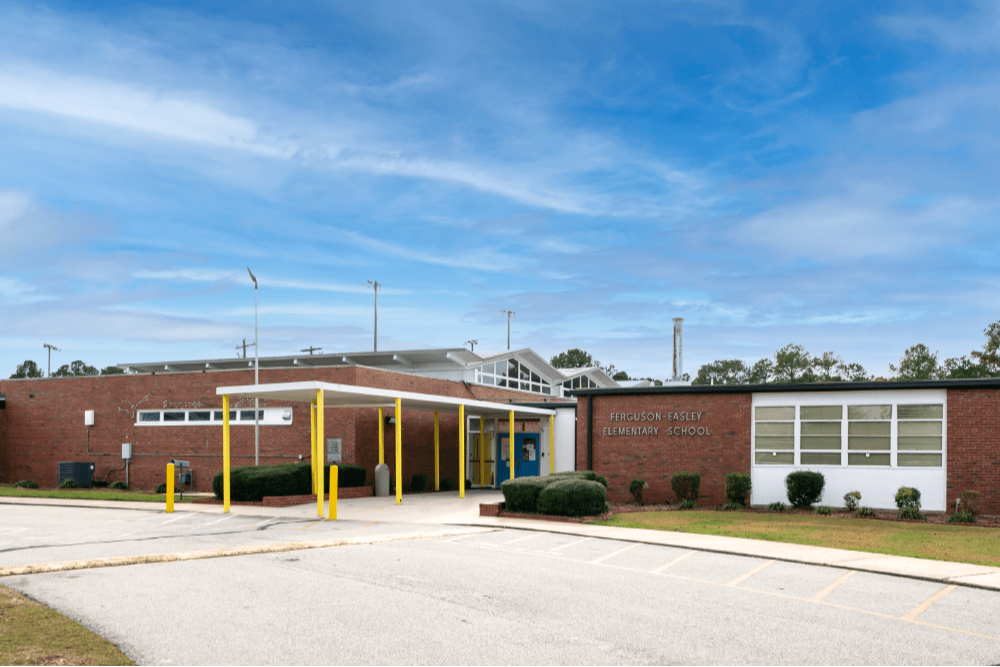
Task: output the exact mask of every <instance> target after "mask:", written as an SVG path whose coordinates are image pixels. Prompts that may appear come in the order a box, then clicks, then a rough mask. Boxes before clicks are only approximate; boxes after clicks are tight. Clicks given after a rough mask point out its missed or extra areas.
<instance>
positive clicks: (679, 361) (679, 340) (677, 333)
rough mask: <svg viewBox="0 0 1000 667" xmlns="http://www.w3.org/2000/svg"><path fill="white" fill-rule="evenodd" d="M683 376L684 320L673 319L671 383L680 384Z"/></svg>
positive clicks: (680, 318)
mask: <svg viewBox="0 0 1000 667" xmlns="http://www.w3.org/2000/svg"><path fill="white" fill-rule="evenodd" d="M683 376H684V318H683V317H675V318H674V377H673V378H671V379H672V381H673V382H680V381H682V380H683Z"/></svg>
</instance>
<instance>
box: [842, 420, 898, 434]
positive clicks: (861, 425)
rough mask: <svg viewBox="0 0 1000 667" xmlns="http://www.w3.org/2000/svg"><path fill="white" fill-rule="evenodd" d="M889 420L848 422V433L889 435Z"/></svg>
mask: <svg viewBox="0 0 1000 667" xmlns="http://www.w3.org/2000/svg"><path fill="white" fill-rule="evenodd" d="M889 427H890V424H889V422H850V423H849V424H848V425H847V434H848V435H889Z"/></svg>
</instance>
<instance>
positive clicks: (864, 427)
mask: <svg viewBox="0 0 1000 667" xmlns="http://www.w3.org/2000/svg"><path fill="white" fill-rule="evenodd" d="M890 449H892V406H891V405H849V406H847V465H849V466H887V465H889V464H890V460H889V459H890V454H889V450H890Z"/></svg>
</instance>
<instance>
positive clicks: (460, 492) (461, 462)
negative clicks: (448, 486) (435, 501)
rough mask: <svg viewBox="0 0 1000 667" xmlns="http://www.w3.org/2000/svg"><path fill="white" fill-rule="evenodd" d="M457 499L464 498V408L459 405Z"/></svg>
mask: <svg viewBox="0 0 1000 667" xmlns="http://www.w3.org/2000/svg"><path fill="white" fill-rule="evenodd" d="M436 414H437V413H435V415H436ZM435 425H436V424H435ZM458 497H459V498H464V497H465V406H464V405H461V404H459V406H458Z"/></svg>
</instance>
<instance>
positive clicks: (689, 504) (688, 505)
mask: <svg viewBox="0 0 1000 667" xmlns="http://www.w3.org/2000/svg"><path fill="white" fill-rule="evenodd" d="M677 509H679V510H693V509H694V501H693V500H691V499H690V498H688V499H687V500H684V501H682V502H681V504H680V505H678V506H677Z"/></svg>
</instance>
